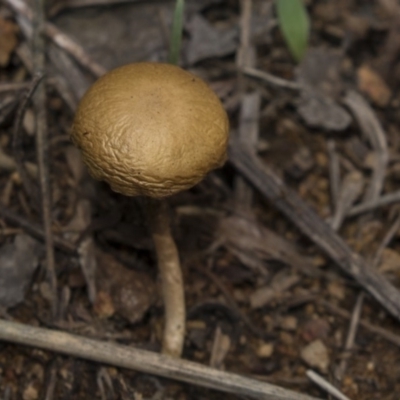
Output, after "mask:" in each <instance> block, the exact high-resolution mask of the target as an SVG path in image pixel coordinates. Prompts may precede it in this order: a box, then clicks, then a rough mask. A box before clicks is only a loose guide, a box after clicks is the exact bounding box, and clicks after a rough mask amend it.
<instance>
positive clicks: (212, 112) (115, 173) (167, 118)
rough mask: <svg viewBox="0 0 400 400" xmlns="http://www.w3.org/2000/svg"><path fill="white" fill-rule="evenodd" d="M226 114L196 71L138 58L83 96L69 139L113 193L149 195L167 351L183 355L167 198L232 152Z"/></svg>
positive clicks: (180, 294)
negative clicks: (139, 60)
mask: <svg viewBox="0 0 400 400" xmlns="http://www.w3.org/2000/svg"><path fill="white" fill-rule="evenodd" d="M228 133H229V123H228V117H227V114H226V112H225V110H224V108H223V107H222V105H221V102H220V100H219V99H218V97H217V96H216V95H215V94H214V92H213V91H212V90H211V89H210V88H209V87H208V86H207V85H206V84H205V83H204V82H203V81H202V80H201V79H200V78H198V77H197V76H195V75H193V74H191V73H189V72H187V71H184V70H183V69H181V68H179V67H177V66H174V65H171V64H162V63H149V62H143V63H135V64H129V65H125V66H122V67H119V68H116V69H114V70H112V71H110V72H108V73H107V74H106V75H104V76H103V77H101V78H100V79H99V80H98V81H97V82H95V83H94V85H93V86H92V87H91V88H90V89H89V90H88V91H87V92H86V94H85V95H84V96H83V98H82V100H81V102H80V104H79V106H78V109H77V112H76V115H75V119H74V122H73V126H72V133H71V138H72V141H73V143H74V144H75V145H76V146H77V147H78V148H80V149H81V151H82V155H83V159H84V161H85V163H86V164H87V166H88V169H89V172H90V174H91V175H92V176H93V177H94V178H96V179H98V180H103V181H106V182H107V183H108V184H109V185H110V186H111V189H112V190H114V191H115V192H118V193H122V194H124V195H127V196H146V199H147V202H146V205H147V210H146V211H147V214H148V221H149V228H150V231H151V234H152V237H153V240H154V243H155V249H156V253H157V259H158V265H159V271H160V275H161V282H162V288H163V300H164V307H165V314H166V315H165V328H164V334H163V345H162V350H163V352H164V353H165V354H169V355H172V356H175V357H179V356H180V355H181V353H182V349H183V342H184V334H185V302H184V290H183V280H182V272H181V268H180V261H179V255H178V251H177V248H176V245H175V242H174V240H173V238H172V235H171V231H170V223H169V214H168V207H167V205H166V203H165V201H164V200H163V198H164V197H166V196H170V195H173V194H175V193H177V192H180V191H182V190H185V189H189V188H190V187H192V186H194V185H196V184H197V183H198V182H200V181H201V180H202V179H203V178H204V176H205V175H206V174H207V173H208V172H209V171H211V170H213V169H215V168H218V167H221V166H222V165H223V164H224V162H225V160H226V158H227V156H226V150H227V142H228Z"/></svg>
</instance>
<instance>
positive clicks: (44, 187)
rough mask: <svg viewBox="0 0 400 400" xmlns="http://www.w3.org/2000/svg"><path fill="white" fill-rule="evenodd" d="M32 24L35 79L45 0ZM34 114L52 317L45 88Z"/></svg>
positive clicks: (41, 60)
mask: <svg viewBox="0 0 400 400" xmlns="http://www.w3.org/2000/svg"><path fill="white" fill-rule="evenodd" d="M34 5H35V11H36V12H35V17H36V19H35V21H34V31H33V69H34V71H35V73H36V74H37V75H38V76H43V75H44V73H45V59H46V58H45V51H46V44H45V39H44V37H43V35H42V32H43V31H44V26H45V20H46V18H45V0H35V2H34ZM33 106H34V110H35V114H36V157H37V163H38V168H39V186H40V195H41V206H42V219H43V228H44V234H45V244H46V269H47V274H48V279H49V282H50V288H51V296H52V300H51V310H52V315H53V318H55V317H56V315H57V309H58V295H57V276H56V271H55V265H54V244H53V242H54V240H53V232H52V229H51V220H52V217H51V191H50V173H49V166H48V163H47V161H48V159H49V157H48V138H47V136H48V132H47V104H46V86H45V85H39V86H38V87H37V89H36V96H35V97H34V98H33Z"/></svg>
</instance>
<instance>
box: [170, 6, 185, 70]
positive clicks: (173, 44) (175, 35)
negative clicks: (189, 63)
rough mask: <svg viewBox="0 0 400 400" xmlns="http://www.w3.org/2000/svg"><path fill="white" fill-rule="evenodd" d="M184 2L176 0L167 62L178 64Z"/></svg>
mask: <svg viewBox="0 0 400 400" xmlns="http://www.w3.org/2000/svg"><path fill="white" fill-rule="evenodd" d="M184 5H185V1H184V0H176V4H175V11H174V19H173V21H172V32H171V41H170V48H169V55H168V62H170V63H171V64H178V62H179V54H180V52H181V43H182V28H183V8H184Z"/></svg>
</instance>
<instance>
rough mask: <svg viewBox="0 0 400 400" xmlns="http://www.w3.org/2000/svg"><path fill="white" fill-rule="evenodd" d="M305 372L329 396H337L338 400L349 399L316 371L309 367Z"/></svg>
mask: <svg viewBox="0 0 400 400" xmlns="http://www.w3.org/2000/svg"><path fill="white" fill-rule="evenodd" d="M306 374H307V376H308V378H309V379H310V380H311V381H313V382H314V383H315V384H316V385H318V386H319V387H320V388H322V389H324V390H325V391H326V392H327V393H329V394H330V395H331V396H333V397H335V398H337V399H338V400H350V399H349V398H348V397H347V396H345V395H344V394H343V393H342V392H340V391H339V390H338V389H337V388H335V386H333V385H332V384H331V383H329V382H328V381H327V380H326V379H325V378H323V377H322V376H321V375H319V374H317V373H316V372H314V371H312V370H310V369H309V370H308V371H307V372H306Z"/></svg>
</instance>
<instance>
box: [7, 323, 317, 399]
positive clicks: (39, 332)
mask: <svg viewBox="0 0 400 400" xmlns="http://www.w3.org/2000/svg"><path fill="white" fill-rule="evenodd" d="M0 340H5V341H8V342H12V343H19V344H23V345H27V346H32V347H38V348H41V349H46V350H50V351H55V352H59V353H63V354H67V355H70V356H75V357H79V358H83V359H86V360H91V361H96V362H100V363H104V364H110V365H114V366H116V367H121V368H128V369H133V370H136V371H140V372H144V373H149V374H154V375H158V376H162V377H164V378H170V379H175V380H178V381H181V382H186V383H190V384H193V385H197V386H202V387H206V388H210V389H215V390H220V391H223V392H227V393H234V394H237V395H243V396H249V397H252V398H254V399H263V400H317V399H316V398H315V397H310V396H307V395H302V394H300V393H296V392H293V391H291V390H287V389H282V388H280V387H278V386H275V385H271V384H268V383H264V382H260V381H257V380H255V379H250V378H246V377H243V376H240V375H236V374H232V373H229V372H225V371H219V370H216V369H214V368H210V367H207V366H204V365H201V364H196V363H194V362H191V361H186V360H182V359H176V358H173V357H168V356H165V355H162V354H157V353H152V352H150V351H145V350H139V349H135V348H133V347H130V346H124V345H119V344H115V343H111V342H102V341H100V340H93V339H87V338H84V337H81V336H77V335H71V334H69V333H65V332H60V331H52V330H50V329H44V328H36V327H33V326H29V325H24V324H20V323H16V322H10V321H5V320H0Z"/></svg>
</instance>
